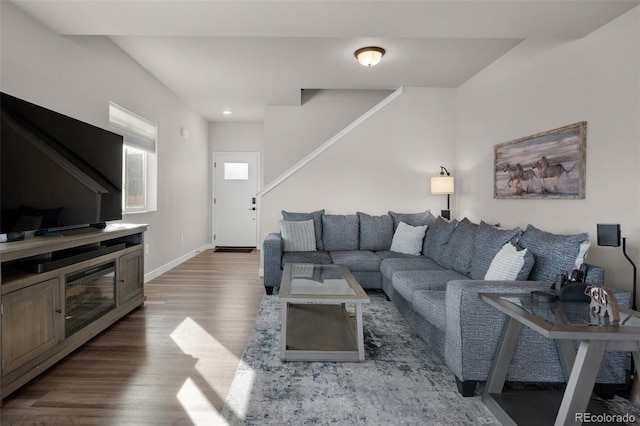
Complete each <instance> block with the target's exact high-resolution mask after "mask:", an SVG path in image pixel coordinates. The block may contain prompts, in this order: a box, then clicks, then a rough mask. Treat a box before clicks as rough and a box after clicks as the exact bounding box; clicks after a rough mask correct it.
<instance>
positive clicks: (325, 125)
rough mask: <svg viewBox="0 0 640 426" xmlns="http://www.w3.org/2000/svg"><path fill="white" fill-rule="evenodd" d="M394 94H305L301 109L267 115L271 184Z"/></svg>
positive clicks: (271, 108)
mask: <svg viewBox="0 0 640 426" xmlns="http://www.w3.org/2000/svg"><path fill="white" fill-rule="evenodd" d="M390 93H392V91H388V90H304V91H303V92H302V105H301V106H269V107H267V108H266V111H265V123H264V134H265V136H264V137H265V158H264V170H265V172H264V177H265V181H264V182H265V184H268V183H269V182H271V181H272V180H274V179H275V178H277V177H278V176H280V175H281V174H282V173H284V172H286V171H287V170H288V169H289V168H290V167H291V166H293V165H294V164H296V163H297V162H298V161H300V160H302V159H303V158H304V157H306V156H307V155H308V154H309V153H310V152H312V151H313V150H315V149H316V148H317V147H318V146H320V145H322V144H323V143H325V142H326V141H327V140H329V139H330V138H331V137H333V136H335V135H336V134H337V133H338V132H339V131H341V130H342V129H344V128H345V127H346V126H348V125H349V124H351V123H352V122H353V121H354V120H355V119H357V118H358V117H360V116H361V115H362V114H364V113H365V112H366V111H368V110H369V109H371V108H372V107H374V106H375V105H376V104H377V103H378V102H380V101H381V100H382V99H384V98H385V97H386V96H387V95H389V94H390Z"/></svg>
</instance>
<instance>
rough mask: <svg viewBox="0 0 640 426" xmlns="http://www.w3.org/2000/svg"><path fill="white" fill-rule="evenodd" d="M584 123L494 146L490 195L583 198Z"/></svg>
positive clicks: (585, 142)
mask: <svg viewBox="0 0 640 426" xmlns="http://www.w3.org/2000/svg"><path fill="white" fill-rule="evenodd" d="M586 145H587V122H586V121H582V122H580V123H575V124H571V125H568V126H564V127H561V128H559V129H554V130H549V131H546V132H543V133H538V134H535V135H531V136H527V137H524V138H521V139H517V140H514V141H510V142H505V143H501V144H498V145H495V147H494V152H495V157H494V158H495V160H494V180H493V182H494V184H493V187H494V198H524V199H529V198H530V199H541V198H558V199H582V198H585V173H586Z"/></svg>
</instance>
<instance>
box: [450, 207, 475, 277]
mask: <svg viewBox="0 0 640 426" xmlns="http://www.w3.org/2000/svg"><path fill="white" fill-rule="evenodd" d="M476 229H478V224H477V223H473V222H471V221H470V220H469V219H467V218H466V217H465V218H464V219H462V220H461V221H460V223H458V226H456V229H454V230H453V233H452V234H451V237H450V238H449V242H448V243H447V247H446V248H445V249H444V253H443V254H442V261H441V263H442V266H444V267H445V268H447V269H453V270H454V271H456V272H460V273H461V274H463V275H466V276H469V274H471V261H472V259H473V243H474V241H475V234H476Z"/></svg>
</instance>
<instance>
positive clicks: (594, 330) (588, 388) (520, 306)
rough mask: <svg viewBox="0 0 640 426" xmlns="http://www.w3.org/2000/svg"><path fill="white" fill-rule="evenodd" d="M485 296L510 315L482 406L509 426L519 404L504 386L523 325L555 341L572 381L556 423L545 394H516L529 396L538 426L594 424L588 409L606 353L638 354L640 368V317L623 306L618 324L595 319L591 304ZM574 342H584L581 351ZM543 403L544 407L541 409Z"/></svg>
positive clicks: (526, 399) (523, 296)
mask: <svg viewBox="0 0 640 426" xmlns="http://www.w3.org/2000/svg"><path fill="white" fill-rule="evenodd" d="M481 297H482V300H484V301H485V302H487V303H488V304H489V305H491V306H493V307H494V308H496V309H498V310H499V311H501V312H503V313H505V314H507V321H506V322H505V324H504V328H503V330H502V337H501V339H500V343H499V344H498V347H497V349H496V355H495V357H494V360H493V366H492V367H491V371H490V372H489V377H488V378H487V383H486V385H485V389H484V393H483V395H482V402H483V403H484V404H485V405H486V406H487V407H488V408H489V409H490V410H491V411H492V412H493V413H494V414H495V416H496V417H497V418H498V420H500V422H501V423H502V424H503V425H515V424H516V422H515V421H514V420H513V419H512V418H511V416H510V413H509V412H508V411H509V410H508V408H509V407H512V408H513V407H515V406H516V405H517V404H514V401H513V398H511V396H510V395H505V394H503V386H504V383H505V379H506V376H507V372H508V369H509V365H510V363H511V359H512V357H513V353H514V351H515V347H516V343H517V341H518V336H519V335H520V331H521V330H522V327H523V326H527V327H529V328H531V329H532V330H535V331H536V332H538V333H540V334H541V335H543V336H545V337H547V338H549V339H554V340H555V342H556V345H557V347H558V353H559V355H560V361H561V363H562V366H563V369H564V372H565V376H566V377H567V386H566V389H565V391H564V395H563V396H562V402H561V403H560V406H559V407H558V408H557V410H558V411H557V416H555V420H553V419H543V417H544V415H545V414H552V412H551V410H550V406H551V401H550V400H549V398H547V397H545V396H544V395H541V394H540V393H539V391H533V392H528V393H527V394H526V396H525V395H524V394H519V395H517V396H516V397H517V398H519V399H520V400H522V399H523V398H524V402H525V404H524V405H525V406H526V407H527V409H528V410H529V413H535V419H534V421H535V422H536V423H535V424H551V423H554V422H555V423H554V424H555V425H579V424H582V422H583V421H584V422H588V419H587V416H588V414H589V413H587V406H588V403H589V399H590V397H591V393H592V390H593V385H594V383H595V381H596V376H597V375H598V370H599V368H600V363H601V362H602V358H603V356H604V353H605V351H607V350H610V351H629V352H632V353H633V358H634V360H635V363H636V367H637V366H638V364H640V313H638V312H636V311H632V310H631V309H624V308H621V309H620V321H619V323H617V324H612V323H609V322H608V321H607V320H602V319H600V318H599V317H597V316H595V315H591V314H590V311H589V304H588V303H580V302H556V303H536V302H534V301H532V300H531V296H530V294H508V295H507V294H504V295H500V294H482V295H481ZM574 340H578V341H580V345H579V347H578V351H577V353H576V350H575V347H574V343H573V341H574ZM536 392H538V394H537V395H536V394H535V393H536ZM539 396H540V397H539ZM537 403H540V406H539V407H537V408H536V407H535V406H536V404H537ZM521 406H522V405H521Z"/></svg>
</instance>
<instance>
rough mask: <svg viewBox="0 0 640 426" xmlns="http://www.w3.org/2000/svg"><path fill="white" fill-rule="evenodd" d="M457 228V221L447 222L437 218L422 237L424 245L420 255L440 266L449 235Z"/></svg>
mask: <svg viewBox="0 0 640 426" xmlns="http://www.w3.org/2000/svg"><path fill="white" fill-rule="evenodd" d="M457 226H458V221H457V220H456V219H453V220H452V221H451V222H449V221H447V220H444V219H443V218H442V217H438V218H437V219H436V220H435V221H434V222H433V224H432V225H430V226H429V229H428V230H427V234H426V235H425V237H424V245H423V246H422V253H423V254H424V255H425V256H427V257H430V258H431V259H432V260H434V261H435V262H437V263H438V264H440V265H442V259H443V257H444V252H445V250H446V248H447V244H448V243H449V238H451V234H453V231H455V229H456V227H457Z"/></svg>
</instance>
